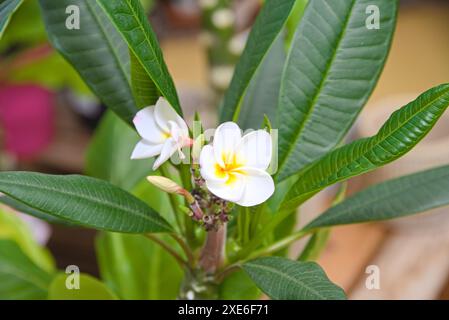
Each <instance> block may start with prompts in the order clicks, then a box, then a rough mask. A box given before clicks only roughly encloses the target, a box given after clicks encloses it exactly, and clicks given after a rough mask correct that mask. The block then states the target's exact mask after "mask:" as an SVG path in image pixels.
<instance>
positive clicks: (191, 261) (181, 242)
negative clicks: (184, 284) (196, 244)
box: [170, 233, 195, 267]
mask: <svg viewBox="0 0 449 320" xmlns="http://www.w3.org/2000/svg"><path fill="white" fill-rule="evenodd" d="M170 236H171V237H172V238H173V239H174V240H175V241H176V242H177V243H178V244H179V246H180V247H181V248H182V250H183V251H184V253H185V254H186V257H187V261H188V263H189V265H190V266H191V267H194V265H195V258H194V256H193V253H192V250H190V248H189V247H188V246H187V244H186V242H185V241H184V240H183V239H181V237H180V236H179V235H177V234H176V233H171V234H170Z"/></svg>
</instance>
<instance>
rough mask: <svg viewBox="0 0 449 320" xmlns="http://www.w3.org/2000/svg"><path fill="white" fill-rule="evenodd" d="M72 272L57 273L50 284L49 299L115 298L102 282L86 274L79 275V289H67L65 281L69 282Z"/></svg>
mask: <svg viewBox="0 0 449 320" xmlns="http://www.w3.org/2000/svg"><path fill="white" fill-rule="evenodd" d="M73 276H74V275H72V274H59V275H57V276H56V277H55V278H54V279H53V281H52V282H51V284H50V288H49V292H48V299H49V300H116V299H117V298H116V297H115V295H114V294H113V293H112V292H111V291H110V290H109V289H108V288H107V287H106V286H105V285H104V283H103V282H101V281H99V280H97V279H95V278H93V277H91V276H89V275H87V274H80V275H79V284H80V287H79V289H76V288H73V289H68V288H67V286H66V281H68V282H69V283H70V280H71V279H70V278H69V277H73Z"/></svg>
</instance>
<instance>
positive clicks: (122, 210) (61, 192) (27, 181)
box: [0, 172, 171, 233]
mask: <svg viewBox="0 0 449 320" xmlns="http://www.w3.org/2000/svg"><path fill="white" fill-rule="evenodd" d="M0 192H3V193H5V194H6V195H8V196H9V197H11V198H14V199H15V200H18V201H20V202H22V203H24V204H25V205H27V206H30V207H32V208H35V209H37V210H39V211H42V212H44V213H46V214H49V215H52V216H55V217H57V218H60V219H65V220H68V221H69V222H72V223H75V224H79V225H82V226H86V227H91V228H95V229H100V230H107V231H115V232H125V233H146V232H167V231H171V227H170V226H169V224H168V223H167V222H166V221H165V220H164V219H163V218H161V217H160V216H159V215H158V214H157V213H156V212H155V211H154V210H152V209H151V208H150V207H148V206H147V205H146V204H145V203H143V202H142V201H141V200H139V199H137V198H135V197H134V196H132V195H131V194H129V193H128V192H126V191H123V190H122V189H120V188H118V187H115V186H113V185H112V184H110V183H108V182H105V181H102V180H98V179H94V178H89V177H84V176H78V175H70V176H54V175H46V174H41V173H33V172H1V173H0Z"/></svg>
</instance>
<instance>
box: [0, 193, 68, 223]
mask: <svg viewBox="0 0 449 320" xmlns="http://www.w3.org/2000/svg"><path fill="white" fill-rule="evenodd" d="M0 203H3V204H5V205H7V206H8V207H10V208H12V209H14V210H16V211H18V212H22V213H26V214H28V215H30V216H33V217H35V218H39V219H41V220H45V221H47V222H49V223H52V224H61V225H65V226H73V223H70V222H69V221H67V220H63V219H61V218H57V217H55V216H52V215H50V214H48V213H46V212H43V211H40V210H37V209H35V208H32V207H30V206H27V205H25V204H24V203H23V202H21V201H18V200H16V199H13V198H11V197H7V196H6V195H1V196H0Z"/></svg>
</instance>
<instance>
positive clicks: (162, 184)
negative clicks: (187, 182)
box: [147, 176, 185, 195]
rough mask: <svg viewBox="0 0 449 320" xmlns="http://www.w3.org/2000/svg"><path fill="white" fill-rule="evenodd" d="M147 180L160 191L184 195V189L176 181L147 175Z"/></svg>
mask: <svg viewBox="0 0 449 320" xmlns="http://www.w3.org/2000/svg"><path fill="white" fill-rule="evenodd" d="M147 180H148V181H149V182H150V183H151V184H153V185H154V186H156V187H158V188H159V189H161V190H162V191H165V192H168V193H176V194H180V195H184V191H185V190H184V189H183V188H181V187H180V186H179V185H178V184H177V183H176V182H174V181H172V180H170V179H168V178H166V177H162V176H149V177H147Z"/></svg>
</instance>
